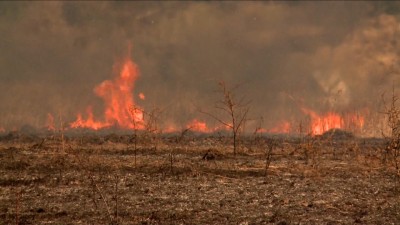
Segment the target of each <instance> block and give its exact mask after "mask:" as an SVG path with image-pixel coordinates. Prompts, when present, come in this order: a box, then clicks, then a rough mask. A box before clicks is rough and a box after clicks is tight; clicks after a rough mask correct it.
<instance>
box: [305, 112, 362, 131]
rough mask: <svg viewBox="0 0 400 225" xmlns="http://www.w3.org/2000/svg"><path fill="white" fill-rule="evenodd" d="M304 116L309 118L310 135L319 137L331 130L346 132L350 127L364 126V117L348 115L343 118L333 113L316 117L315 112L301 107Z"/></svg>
mask: <svg viewBox="0 0 400 225" xmlns="http://www.w3.org/2000/svg"><path fill="white" fill-rule="evenodd" d="M301 110H302V111H303V113H304V114H307V115H309V116H310V117H311V125H310V126H311V127H310V129H311V134H312V135H320V134H323V133H324V132H326V131H328V130H331V129H344V130H348V129H349V128H351V127H355V128H362V127H363V126H364V117H362V116H360V115H354V114H351V113H348V114H347V115H346V116H345V117H344V118H346V119H344V118H343V117H341V116H340V115H338V114H337V113H334V112H328V113H326V114H324V115H318V114H317V113H316V112H314V111H312V110H310V109H307V108H305V107H301Z"/></svg>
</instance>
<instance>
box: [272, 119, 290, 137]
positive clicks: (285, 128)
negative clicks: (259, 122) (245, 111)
mask: <svg viewBox="0 0 400 225" xmlns="http://www.w3.org/2000/svg"><path fill="white" fill-rule="evenodd" d="M290 129H291V124H290V123H289V122H288V121H283V122H280V123H278V124H277V125H276V126H275V127H273V128H271V129H269V132H270V133H276V134H278V133H280V134H287V133H289V132H290Z"/></svg>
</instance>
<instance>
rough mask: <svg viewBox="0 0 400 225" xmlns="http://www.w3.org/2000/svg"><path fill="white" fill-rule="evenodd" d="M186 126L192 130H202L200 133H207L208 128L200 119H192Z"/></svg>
mask: <svg viewBox="0 0 400 225" xmlns="http://www.w3.org/2000/svg"><path fill="white" fill-rule="evenodd" d="M186 128H190V129H191V130H193V131H197V132H202V133H209V132H210V130H209V129H208V127H207V124H206V123H205V122H202V121H198V120H197V119H194V120H192V121H191V122H189V123H188V125H187V126H186Z"/></svg>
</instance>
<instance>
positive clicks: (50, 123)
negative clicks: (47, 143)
mask: <svg viewBox="0 0 400 225" xmlns="http://www.w3.org/2000/svg"><path fill="white" fill-rule="evenodd" d="M46 127H47V130H50V131H55V130H56V128H55V125H54V117H53V115H51V113H47V121H46Z"/></svg>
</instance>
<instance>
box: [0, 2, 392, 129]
mask: <svg viewBox="0 0 400 225" xmlns="http://www.w3.org/2000/svg"><path fill="white" fill-rule="evenodd" d="M399 13H400V3H398V2H361V1H354V2H345V1H343V2H341V1H327V2H317V1H307V2H302V1H300V2H289V1H282V2H281V1H279V2H259V1H257V2H248V1H245V2H227V1H221V2H186V1H176V2H146V1H143V2H142V1H141V2H135V1H133V2H108V1H101V2H92V1H89V2H81V1H78V2H72V1H68V2H53V1H45V2H0V32H1V35H0V87H1V90H2V94H1V95H0V103H1V104H0V126H3V127H8V128H10V127H12V126H21V125H24V124H29V125H33V126H38V127H40V126H43V125H44V124H45V121H46V116H47V113H52V114H58V113H59V112H62V114H63V117H64V118H65V120H66V121H73V120H74V119H75V116H76V114H77V113H78V112H84V111H85V109H86V107H87V106H88V105H93V107H94V112H95V114H96V117H97V118H99V119H101V118H102V112H103V105H102V101H101V99H99V98H98V97H97V96H96V95H95V94H94V92H93V88H94V87H95V86H96V85H98V84H99V83H101V82H102V81H104V80H106V79H111V78H112V76H113V65H114V64H115V63H116V62H118V61H119V60H121V59H122V58H123V57H124V56H125V55H126V54H127V49H128V47H127V46H128V43H129V42H130V43H132V46H133V47H132V59H133V60H134V62H135V63H137V65H138V67H139V70H140V78H139V79H138V81H137V84H136V89H135V91H134V95H135V99H136V102H137V103H138V104H139V105H141V106H142V107H144V108H151V107H154V106H157V107H161V108H165V110H166V113H165V115H164V116H165V121H169V122H171V123H176V124H184V123H186V122H187V121H189V120H191V119H193V118H195V117H198V118H201V119H207V117H205V116H204V115H202V114H200V113H198V111H197V108H202V109H210V110H211V109H212V107H213V104H214V101H215V100H216V99H217V97H216V93H215V92H214V90H216V88H217V86H216V80H225V81H226V82H227V83H228V84H231V85H234V84H238V83H241V84H242V86H241V88H240V89H239V90H238V93H237V94H238V95H245V96H246V97H247V98H248V99H250V100H251V101H252V108H251V117H254V118H255V117H260V116H263V117H264V120H265V126H266V127H269V126H273V125H274V124H275V123H276V122H277V121H280V120H282V119H294V118H301V117H302V116H304V114H302V112H301V111H300V110H299V108H298V105H297V104H296V103H295V102H294V101H293V100H292V97H293V98H295V99H297V101H298V102H302V104H304V105H306V106H308V107H309V108H311V109H313V110H315V111H317V112H319V113H323V112H326V111H328V110H335V111H338V112H342V111H349V110H359V109H360V110H361V109H364V108H369V109H370V110H375V111H377V107H378V102H379V98H380V95H381V94H382V93H383V91H384V90H389V89H390V88H391V86H392V85H393V83H394V84H395V86H397V87H398V88H400V85H399V84H400V79H399V77H400V76H399V74H398V72H399V71H398V69H399V64H398V63H399V51H400V43H399V40H400V33H399V31H400V30H399V29H400V17H399V16H400V15H399ZM140 92H143V93H144V94H145V95H146V100H145V101H141V100H139V98H138V97H137V95H138V93H140ZM207 120H209V119H207Z"/></svg>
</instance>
